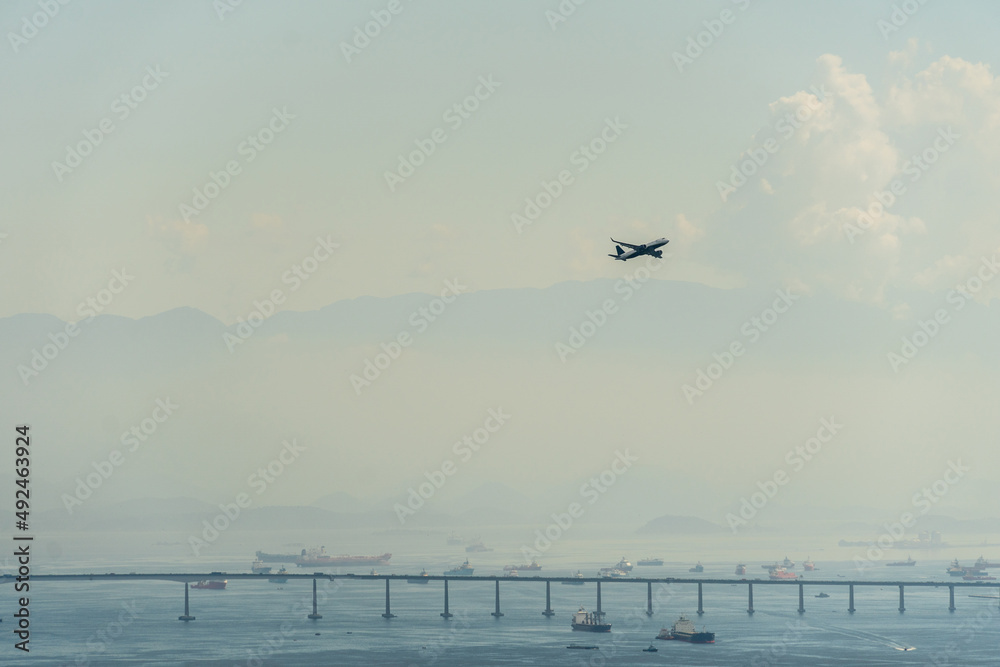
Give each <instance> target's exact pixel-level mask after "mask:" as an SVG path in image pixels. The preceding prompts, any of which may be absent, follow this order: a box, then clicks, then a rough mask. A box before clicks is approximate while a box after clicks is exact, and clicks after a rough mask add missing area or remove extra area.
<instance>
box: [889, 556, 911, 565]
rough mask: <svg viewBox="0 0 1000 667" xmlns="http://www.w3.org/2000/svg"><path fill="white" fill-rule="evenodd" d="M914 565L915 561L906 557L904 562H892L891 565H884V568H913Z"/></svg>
mask: <svg viewBox="0 0 1000 667" xmlns="http://www.w3.org/2000/svg"><path fill="white" fill-rule="evenodd" d="M916 564H917V561H915V560H913V559H912V558H910V557H909V556H907V557H906V560H894V561H892V562H891V563H886V564H885V566H886V567H906V566H910V567H912V566H914V565H916Z"/></svg>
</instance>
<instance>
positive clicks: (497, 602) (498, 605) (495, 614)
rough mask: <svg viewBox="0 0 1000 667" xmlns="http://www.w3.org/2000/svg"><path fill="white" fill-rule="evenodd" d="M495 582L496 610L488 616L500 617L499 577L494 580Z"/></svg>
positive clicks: (501, 614)
mask: <svg viewBox="0 0 1000 667" xmlns="http://www.w3.org/2000/svg"><path fill="white" fill-rule="evenodd" d="M496 584H497V593H496V610H495V611H494V612H493V613H492V614H490V616H492V617H493V618H500V617H501V616H503V613H502V612H501V611H500V580H499V579H497V580H496Z"/></svg>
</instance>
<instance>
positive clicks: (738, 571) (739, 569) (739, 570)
mask: <svg viewBox="0 0 1000 667" xmlns="http://www.w3.org/2000/svg"><path fill="white" fill-rule="evenodd" d="M746 573H747V566H746V565H744V564H743V563H740V564H739V565H737V566H736V574H746Z"/></svg>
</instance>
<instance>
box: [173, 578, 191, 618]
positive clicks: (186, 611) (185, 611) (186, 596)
mask: <svg viewBox="0 0 1000 667" xmlns="http://www.w3.org/2000/svg"><path fill="white" fill-rule="evenodd" d="M177 620H178V621H193V620H194V616H192V615H191V613H190V609H189V608H188V582H186V581H185V582H184V615H183V616H178V617H177Z"/></svg>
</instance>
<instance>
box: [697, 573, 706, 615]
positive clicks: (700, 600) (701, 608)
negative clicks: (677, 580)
mask: <svg viewBox="0 0 1000 667" xmlns="http://www.w3.org/2000/svg"><path fill="white" fill-rule="evenodd" d="M701 603H702V597H701V582H700V581H699V582H698V615H699V616H701V615H702V614H704V613H705V608H704V607H703V606H702V604H701Z"/></svg>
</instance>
